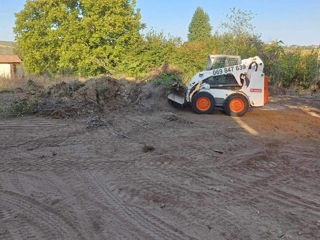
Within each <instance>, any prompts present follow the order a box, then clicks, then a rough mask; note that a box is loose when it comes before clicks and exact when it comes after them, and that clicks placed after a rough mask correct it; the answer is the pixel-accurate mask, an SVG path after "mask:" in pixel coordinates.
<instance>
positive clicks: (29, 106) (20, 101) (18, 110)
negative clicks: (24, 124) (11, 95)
mask: <svg viewBox="0 0 320 240" xmlns="http://www.w3.org/2000/svg"><path fill="white" fill-rule="evenodd" d="M40 105H41V101H40V100H39V99H38V98H36V97H35V96H31V97H27V98H19V97H17V98H16V99H15V100H14V101H13V102H12V103H11V104H10V106H9V108H8V109H7V110H6V112H7V114H8V115H10V116H15V117H20V116H24V115H28V114H34V113H36V112H38V110H39V107H40Z"/></svg>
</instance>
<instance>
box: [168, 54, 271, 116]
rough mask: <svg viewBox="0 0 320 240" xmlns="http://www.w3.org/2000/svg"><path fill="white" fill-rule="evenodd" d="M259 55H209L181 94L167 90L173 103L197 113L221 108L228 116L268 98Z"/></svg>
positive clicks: (259, 104) (258, 105) (262, 104)
mask: <svg viewBox="0 0 320 240" xmlns="http://www.w3.org/2000/svg"><path fill="white" fill-rule="evenodd" d="M263 68H264V64H263V62H262V60H261V59H260V58H259V57H253V58H248V59H244V60H241V58H240V56H231V55H216V54H213V55H209V57H208V63H207V67H206V71H204V72H200V73H197V74H196V75H195V76H194V77H193V78H192V79H191V81H190V84H189V86H188V88H187V92H186V94H185V95H183V96H182V95H181V94H180V95H179V94H177V93H174V92H172V93H170V94H169V96H168V100H169V102H170V103H172V105H174V106H186V105H191V107H192V110H193V111H194V112H196V113H200V114H208V113H211V112H212V111H213V110H214V109H215V108H217V109H223V110H224V111H225V113H227V114H228V115H231V116H242V115H244V114H245V113H246V112H247V111H248V109H249V107H262V106H264V105H265V104H267V102H268V77H266V76H265V74H264V73H263Z"/></svg>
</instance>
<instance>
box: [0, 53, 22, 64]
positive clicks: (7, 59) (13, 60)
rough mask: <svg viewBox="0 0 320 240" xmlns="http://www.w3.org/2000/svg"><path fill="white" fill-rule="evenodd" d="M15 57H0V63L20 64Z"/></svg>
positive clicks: (18, 59) (19, 60)
mask: <svg viewBox="0 0 320 240" xmlns="http://www.w3.org/2000/svg"><path fill="white" fill-rule="evenodd" d="M21 62H22V61H21V59H20V58H19V57H18V56H17V55H0V63H21Z"/></svg>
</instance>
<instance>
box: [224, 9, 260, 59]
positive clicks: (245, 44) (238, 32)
mask: <svg viewBox="0 0 320 240" xmlns="http://www.w3.org/2000/svg"><path fill="white" fill-rule="evenodd" d="M227 19H228V21H227V22H225V23H222V27H223V29H224V30H225V32H224V34H225V35H226V36H227V37H228V38H229V40H228V44H227V45H225V46H226V47H227V48H228V49H229V51H231V52H232V53H233V54H236V55H241V56H242V57H243V58H246V57H250V56H252V55H251V54H253V53H254V52H256V50H257V48H260V47H262V43H261V41H260V36H257V35H256V34H255V33H254V25H253V24H252V20H253V14H252V12H250V11H242V10H240V9H236V8H232V9H231V14H228V15H227ZM254 49H256V50H254ZM248 50H250V51H248ZM252 50H254V51H252Z"/></svg>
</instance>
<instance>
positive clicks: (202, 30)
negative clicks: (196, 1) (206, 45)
mask: <svg viewBox="0 0 320 240" xmlns="http://www.w3.org/2000/svg"><path fill="white" fill-rule="evenodd" d="M211 30H212V26H211V25H210V18H209V15H208V14H207V13H206V12H205V11H204V10H203V9H202V8H201V7H198V8H197V10H196V11H195V13H194V15H193V17H192V20H191V23H190V25H189V34H188V40H189V42H195V41H197V42H201V41H205V40H207V39H208V38H210V36H211Z"/></svg>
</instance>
